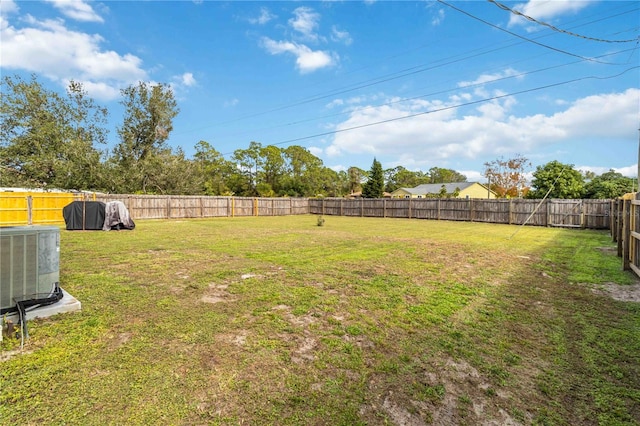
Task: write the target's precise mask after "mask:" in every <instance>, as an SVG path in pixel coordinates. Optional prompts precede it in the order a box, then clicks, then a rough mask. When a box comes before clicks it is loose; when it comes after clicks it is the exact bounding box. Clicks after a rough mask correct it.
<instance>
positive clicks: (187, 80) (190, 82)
mask: <svg viewBox="0 0 640 426" xmlns="http://www.w3.org/2000/svg"><path fill="white" fill-rule="evenodd" d="M180 79H181V80H182V84H183V85H184V86H187V87H191V86H195V85H196V84H197V82H196V79H195V78H194V77H193V74H192V73H190V72H185V73H184V74H182V76H180Z"/></svg>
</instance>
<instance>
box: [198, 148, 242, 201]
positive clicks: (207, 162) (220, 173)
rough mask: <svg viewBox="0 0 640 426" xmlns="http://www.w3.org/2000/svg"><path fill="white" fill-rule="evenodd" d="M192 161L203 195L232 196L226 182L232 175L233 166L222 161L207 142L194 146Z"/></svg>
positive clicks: (221, 157)
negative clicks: (200, 181)
mask: <svg viewBox="0 0 640 426" xmlns="http://www.w3.org/2000/svg"><path fill="white" fill-rule="evenodd" d="M195 148H196V153H195V155H194V159H195V162H196V164H197V165H198V170H199V173H200V175H201V179H202V192H203V193H204V194H205V195H233V193H232V191H231V189H230V188H229V186H228V185H227V181H228V180H229V179H230V177H231V176H232V175H233V173H234V164H233V163H232V162H230V161H227V160H225V159H224V157H223V156H222V154H220V152H218V151H217V150H216V149H215V148H214V147H213V146H211V144H209V142H206V141H200V142H198V143H197V144H196V147H195Z"/></svg>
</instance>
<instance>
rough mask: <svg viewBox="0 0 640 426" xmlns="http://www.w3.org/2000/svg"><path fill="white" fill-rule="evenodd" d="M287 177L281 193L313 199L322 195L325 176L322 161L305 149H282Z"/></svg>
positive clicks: (298, 147) (297, 147)
mask: <svg viewBox="0 0 640 426" xmlns="http://www.w3.org/2000/svg"><path fill="white" fill-rule="evenodd" d="M284 159H285V170H286V175H287V177H286V178H285V184H284V188H283V191H282V193H283V194H284V195H288V196H293V197H315V196H316V195H318V194H321V193H324V187H325V184H326V181H325V179H326V176H324V175H323V171H324V169H325V167H324V166H323V164H322V160H321V159H319V158H318V157H316V156H315V155H313V154H312V153H311V152H310V151H309V150H308V149H307V148H304V147H302V146H298V145H291V146H288V147H287V148H285V149H284Z"/></svg>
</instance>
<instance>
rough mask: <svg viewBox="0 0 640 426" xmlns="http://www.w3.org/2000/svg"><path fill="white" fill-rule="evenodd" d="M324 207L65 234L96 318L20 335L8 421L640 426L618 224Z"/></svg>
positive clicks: (83, 295)
mask: <svg viewBox="0 0 640 426" xmlns="http://www.w3.org/2000/svg"><path fill="white" fill-rule="evenodd" d="M325 219H326V222H325V224H324V226H317V218H316V217H315V216H289V217H256V218H253V217H252V218H218V219H210V220H185V221H164V220H158V221H138V223H137V227H136V229H135V230H134V231H132V232H128V231H121V232H78V231H76V232H69V231H64V230H63V231H61V260H60V269H61V271H60V273H61V275H60V276H61V278H60V279H61V285H62V287H63V288H64V289H65V290H67V291H68V292H70V293H71V294H73V295H74V296H76V297H77V298H78V299H79V300H80V301H81V302H82V311H81V312H77V313H71V314H63V315H58V316H57V317H55V318H51V319H45V320H36V321H32V322H30V323H29V333H30V338H29V339H28V340H27V341H26V343H25V347H24V350H23V352H22V353H16V354H15V355H13V356H7V355H6V354H9V353H11V351H12V350H15V349H16V348H19V342H18V341H16V340H15V339H5V340H4V341H3V343H2V346H1V347H2V353H3V355H4V356H3V357H2V361H0V424H13V425H29V424H33V425H36V424H37V425H40V424H77V425H94V424H95V425H106V424H114V425H124V424H127V425H138V424H139V425H149V424H163V425H195V424H200V425H204V424H214V425H215V424H229V425H237V424H246V425H258V424H265V425H271V424H277V425H358V424H362V425H364V424H368V425H383V424H398V425H400V424H402V425H422V424H436V425H441V424H445V425H454V424H455V425H464V424H468V425H476V424H541V425H582V424H584V425H592V424H601V425H638V424H640V304H639V303H630V302H620V301H616V300H613V299H612V298H610V297H608V296H607V295H603V294H602V293H601V292H596V291H594V289H596V290H597V289H598V288H599V287H600V286H601V285H602V284H605V283H617V284H622V285H628V284H632V283H633V282H634V277H633V276H632V275H631V274H629V273H626V272H622V271H621V261H620V259H619V258H617V257H616V256H615V252H613V251H612V250H610V248H611V247H613V244H612V243H611V239H610V237H609V235H608V234H607V233H606V232H596V231H581V230H567V229H552V228H537V227H525V228H521V229H520V230H519V232H518V233H517V234H516V235H515V236H513V238H509V237H511V236H512V235H513V234H514V232H515V231H516V229H518V228H516V227H513V226H506V225H489V224H479V223H465V222H438V221H426V220H406V219H397V220H394V219H375V218H345V217H331V216H328V217H325ZM509 422H511V423H509Z"/></svg>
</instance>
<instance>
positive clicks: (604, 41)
mask: <svg viewBox="0 0 640 426" xmlns="http://www.w3.org/2000/svg"><path fill="white" fill-rule="evenodd" d="M487 1H488V2H489V3H493V4H495V5H496V6H498V7H499V8H500V9H502V10H506V11H508V12H511V13H513V14H514V15H517V16H521V17H523V18H525V19H527V20H529V21H531V22H535V23H536V24H540V25H544V26H545V27H548V28H551V29H552V30H553V31H557V32H560V33H563V34H568V35H570V36H574V37H579V38H583V39H585V40H592V41H599V42H602V43H633V42H637V41H638V40H639V38H638V37H636V38H632V39H628V40H605V39H601V38H594V37H589V36H584V35H580V34H576V33H573V32H571V31H567V30H562V29H560V28H557V27H554V26H553V25H551V24H549V23H547V22H542V21H539V20H537V19H536V18H533V17H531V16H529V15H525V14H524V13H522V12H520V11H518V10H514V9H511V8H510V7H509V6H507V5H504V4H502V3H498V2H497V1H496V0H487Z"/></svg>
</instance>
